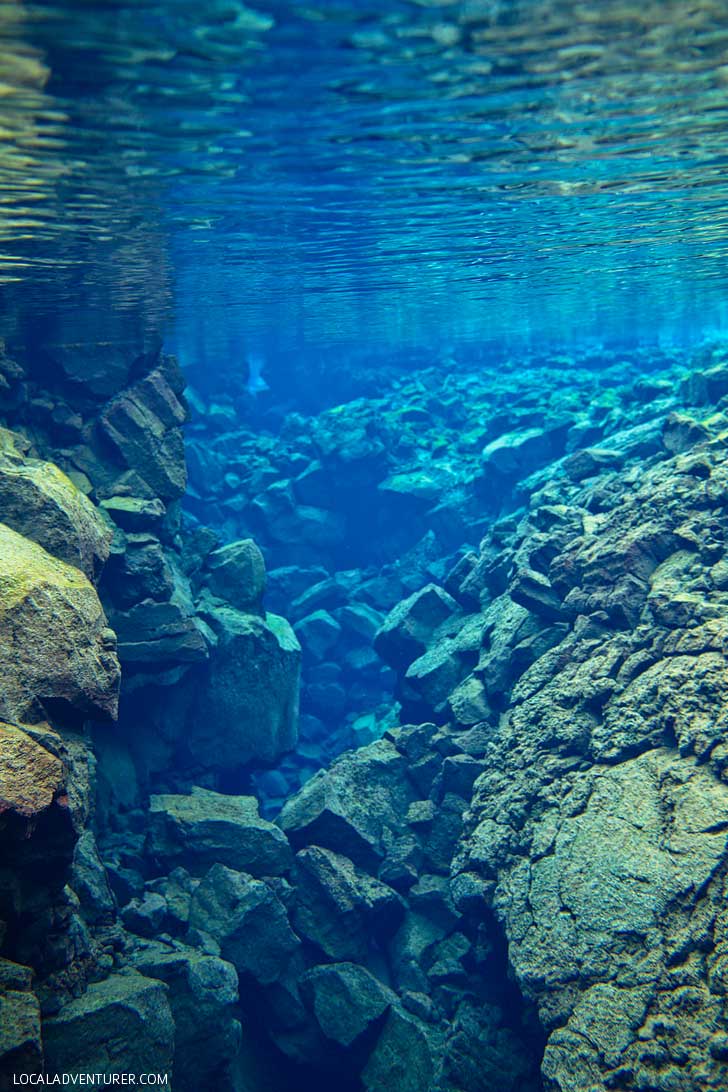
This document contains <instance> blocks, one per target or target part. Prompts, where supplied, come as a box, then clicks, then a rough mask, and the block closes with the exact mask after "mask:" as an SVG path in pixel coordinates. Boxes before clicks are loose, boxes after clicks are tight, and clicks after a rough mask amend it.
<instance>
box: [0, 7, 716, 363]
mask: <svg viewBox="0 0 728 1092" xmlns="http://www.w3.org/2000/svg"><path fill="white" fill-rule="evenodd" d="M253 8H254V10H253ZM253 8H249V7H246V6H244V5H243V4H242V3H240V2H239V0H213V2H211V3H207V4H204V5H201V4H199V3H192V2H191V0H166V2H164V3H156V4H152V3H149V2H147V0H114V2H104V3H90V2H87V0H78V2H76V3H66V4H59V3H56V2H47V3H44V2H39V3H19V2H18V3H16V2H7V0H6V2H3V3H0V133H1V134H2V145H1V147H0V209H1V214H0V280H1V281H2V294H3V313H4V319H5V323H6V324H7V325H10V326H12V323H13V322H15V323H17V322H22V321H24V320H25V321H27V316H28V315H31V316H32V322H33V323H36V324H37V323H38V322H40V323H41V325H44V326H45V327H47V328H48V329H49V330H52V331H58V330H59V329H60V330H61V331H62V332H63V333H64V334H65V335H67V334H68V332H69V325H70V327H72V326H73V324H74V322H77V321H78V315H79V314H80V313H82V314H83V315H84V330H85V331H86V333H88V332H89V331H91V332H94V331H95V332H96V333H97V334H98V332H99V331H103V332H105V334H106V336H109V337H115V336H119V337H121V336H123V332H124V329H125V326H126V327H128V324H129V321H130V319H131V317H132V316H133V317H134V319H135V321H137V322H138V321H140V320H141V321H143V324H144V325H145V327H146V328H147V329H148V330H156V329H158V328H159V327H160V326H163V327H164V329H165V331H166V335H167V338H168V340H169V341H170V342H171V343H173V344H174V345H176V347H177V348H178V350H179V352H180V355H181V356H182V357H183V360H185V362H186V363H187V364H188V365H189V366H191V367H193V368H194V367H195V366H197V365H200V364H201V365H203V366H204V367H209V366H211V365H213V366H215V367H217V368H224V367H232V368H235V367H236V366H237V365H238V364H239V362H240V360H241V359H242V358H243V356H244V355H245V353H246V352H249V351H251V350H253V351H256V352H262V353H264V354H265V355H266V359H268V358H275V357H276V356H279V357H281V358H282V357H284V356H288V357H289V358H295V357H296V355H297V354H300V353H306V354H316V353H333V354H337V353H342V352H345V351H350V350H351V349H352V347H356V349H357V351H362V349H364V350H366V351H371V352H372V353H376V352H380V351H384V350H390V349H391V348H392V347H398V348H399V349H401V350H404V349H405V348H408V347H417V346H423V345H424V346H428V347H435V348H442V347H445V348H447V347H449V346H452V345H454V344H458V343H461V342H477V343H478V344H481V345H482V344H483V343H486V342H490V343H502V342H504V341H505V342H508V343H520V342H529V343H531V344H534V343H536V344H543V343H545V342H551V343H555V344H564V343H566V342H568V341H573V340H574V339H575V338H576V339H579V340H582V341H583V340H585V339H587V340H588V339H594V340H596V341H598V342H610V341H612V342H620V341H621V342H624V341H634V340H640V339H642V340H648V341H655V340H662V341H663V342H668V343H669V342H672V341H678V342H679V341H681V340H682V339H684V338H690V337H694V336H695V335H696V333H703V332H706V331H707V332H712V331H715V330H718V329H722V328H723V327H724V324H725V322H726V314H725V303H724V300H725V288H726V277H727V273H726V270H727V269H728V264H727V263H726V249H727V248H726V209H727V208H728V203H727V202H726V190H727V188H728V183H727V181H726V153H727V151H728V125H727V124H726V122H727V117H726V115H727V113H728V6H727V5H726V4H725V3H724V2H723V0H699V2H696V3H692V4H686V3H684V2H682V0H652V2H650V0H648V2H645V3H628V2H624V3H622V2H619V0H604V2H599V0H588V2H577V0H557V2H554V0H515V2H506V0H411V2H405V0H379V2H375V0H371V2H365V0H362V2H360V3H351V2H349V3H346V2H344V0H341V2H339V0H330V2H319V3H316V2H313V3H305V2H301V3H295V2H289V3H283V2H279V0H258V2H256V3H255V4H254V5H253Z"/></svg>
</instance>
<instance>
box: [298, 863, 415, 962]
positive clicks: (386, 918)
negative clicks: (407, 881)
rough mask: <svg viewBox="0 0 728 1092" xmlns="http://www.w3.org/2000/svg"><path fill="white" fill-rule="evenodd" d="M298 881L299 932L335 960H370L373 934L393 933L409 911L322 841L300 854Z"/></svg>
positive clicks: (388, 890)
mask: <svg viewBox="0 0 728 1092" xmlns="http://www.w3.org/2000/svg"><path fill="white" fill-rule="evenodd" d="M294 886H295V889H296V901H295V904H294V907H293V913H292V921H293V925H294V928H295V929H296V932H297V933H299V934H300V935H301V936H303V937H305V938H306V939H307V940H309V941H310V942H311V943H312V944H315V945H316V946H317V947H318V948H320V949H321V951H322V952H323V953H324V954H325V955H327V956H328V957H329V959H333V960H351V961H353V962H364V961H366V958H367V955H368V952H369V946H370V944H371V943H372V942H373V940H374V938H375V937H376V938H377V942H378V943H381V942H382V940H383V939H384V938H386V937H387V936H389V935H391V934H392V933H393V932H394V931H395V929H396V928H397V926H398V924H399V922H400V920H401V918H402V915H403V913H404V902H403V900H402V898H401V896H400V895H398V894H397V893H396V892H395V891H393V890H392V888H391V887H388V886H387V885H386V884H384V883H381V882H380V881H379V880H375V879H374V878H373V877H371V876H369V875H367V873H366V872H364V871H363V870H362V869H359V868H357V867H356V865H355V864H353V862H352V861H350V860H349V859H348V857H344V856H342V855H341V854H339V853H332V852H331V851H330V850H328V849H322V848H321V847H320V846H310V847H309V848H308V849H302V850H301V851H300V852H299V853H297V854H296V871H295V874H294Z"/></svg>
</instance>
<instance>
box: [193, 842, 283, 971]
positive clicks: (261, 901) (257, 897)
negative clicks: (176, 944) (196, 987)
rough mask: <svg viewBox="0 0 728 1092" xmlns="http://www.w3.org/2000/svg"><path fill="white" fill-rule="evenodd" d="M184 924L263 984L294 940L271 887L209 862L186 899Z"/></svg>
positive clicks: (276, 968) (280, 967)
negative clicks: (187, 917) (186, 921)
mask: <svg viewBox="0 0 728 1092" xmlns="http://www.w3.org/2000/svg"><path fill="white" fill-rule="evenodd" d="M190 929H191V930H193V931H197V932H198V933H199V934H202V935H207V936H209V937H211V938H212V939H213V940H214V941H215V942H216V943H217V944H218V945H219V947H220V954H221V955H222V957H223V959H226V960H228V961H229V962H230V963H232V964H233V966H234V967H235V968H236V969H237V971H238V973H240V974H246V975H250V976H251V977H252V978H254V979H255V981H256V982H259V983H261V984H262V985H269V984H271V983H273V982H275V981H276V980H277V979H279V978H280V977H281V976H282V975H283V974H284V973H285V971H286V968H287V967H288V965H289V963H290V961H291V959H292V957H293V955H294V953H295V952H296V951H297V949H298V948H299V947H300V941H299V939H298V937H297V936H296V934H295V933H294V932H293V930H292V929H291V926H290V923H289V921H288V915H287V913H286V910H285V907H284V905H283V903H282V902H281V900H280V899H279V898H278V896H277V895H276V894H275V892H274V891H273V890H272V888H271V887H270V886H269V885H268V884H267V883H264V882H263V881H262V880H256V879H254V878H253V877H252V876H249V875H247V874H246V873H243V872H236V871H234V870H233V869H230V868H226V867H225V865H222V864H216V865H214V866H213V867H212V868H211V869H210V871H209V872H208V873H207V875H206V876H204V878H203V879H202V881H201V882H200V884H199V885H198V886H197V888H196V889H195V891H194V894H193V895H192V899H191V901H190Z"/></svg>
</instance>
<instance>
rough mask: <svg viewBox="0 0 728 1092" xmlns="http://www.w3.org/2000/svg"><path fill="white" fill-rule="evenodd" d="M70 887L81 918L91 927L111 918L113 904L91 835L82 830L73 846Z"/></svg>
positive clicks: (113, 908) (112, 897)
mask: <svg viewBox="0 0 728 1092" xmlns="http://www.w3.org/2000/svg"><path fill="white" fill-rule="evenodd" d="M71 886H72V887H73V890H74V891H75V893H76V895H78V898H79V901H80V903H81V907H82V908H83V912H84V917H85V918H86V920H87V921H89V922H93V923H99V922H110V921H112V920H113V918H114V912H115V909H116V900H115V899H114V896H113V894H112V892H111V888H110V887H109V881H108V879H107V876H106V869H105V868H104V866H103V864H102V863H101V859H100V857H99V852H98V849H97V846H96V839H95V838H94V834H93V831H91V830H85V831H84V832H83V834H82V835H81V837H80V838H79V839H78V841H77V842H76V846H75V849H74V852H73V866H72V869H71Z"/></svg>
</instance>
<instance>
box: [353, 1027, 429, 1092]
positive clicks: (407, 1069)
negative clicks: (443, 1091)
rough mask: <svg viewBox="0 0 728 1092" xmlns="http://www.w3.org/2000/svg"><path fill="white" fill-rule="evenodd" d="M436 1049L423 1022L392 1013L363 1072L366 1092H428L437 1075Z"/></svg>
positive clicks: (363, 1083) (363, 1084)
mask: <svg viewBox="0 0 728 1092" xmlns="http://www.w3.org/2000/svg"><path fill="white" fill-rule="evenodd" d="M433 1054H434V1051H433V1046H432V1045H431V1043H430V1041H429V1037H428V1035H427V1034H426V1032H425V1031H424V1027H423V1025H422V1024H421V1022H420V1021H418V1020H417V1019H416V1017H414V1016H410V1015H407V1014H405V1013H403V1012H401V1011H400V1010H399V1009H390V1012H389V1016H388V1017H387V1020H386V1022H385V1025H384V1027H383V1029H382V1032H381V1034H380V1036H379V1039H378V1041H377V1045H376V1046H375V1048H374V1050H373V1051H372V1053H371V1054H370V1055H369V1059H368V1061H367V1064H366V1065H365V1067H364V1070H363V1072H362V1086H363V1088H364V1089H365V1092H380V1089H383V1088H387V1089H389V1088H396V1089H397V1092H427V1090H428V1089H430V1088H431V1087H432V1080H433V1077H434V1073H435V1059H434V1056H433Z"/></svg>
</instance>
